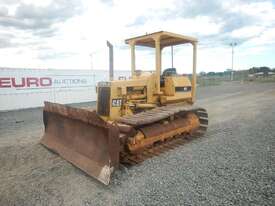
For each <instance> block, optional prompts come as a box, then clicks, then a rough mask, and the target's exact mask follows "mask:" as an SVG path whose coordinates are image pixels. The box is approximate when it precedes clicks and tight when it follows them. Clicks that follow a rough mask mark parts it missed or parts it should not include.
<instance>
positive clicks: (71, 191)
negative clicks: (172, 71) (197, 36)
mask: <svg viewBox="0 0 275 206" xmlns="http://www.w3.org/2000/svg"><path fill="white" fill-rule="evenodd" d="M197 104H199V105H201V106H203V107H205V108H207V109H208V112H209V116H210V117H209V119H210V125H209V130H208V132H207V134H206V135H205V136H204V137H203V138H200V139H196V140H194V141H192V142H190V143H187V144H185V145H184V146H181V147H178V148H177V149H175V150H173V151H170V152H167V153H165V154H162V155H160V156H158V157H155V158H152V159H149V160H147V161H145V162H144V163H142V164H140V165H139V166H134V167H131V168H128V169H127V168H124V167H121V170H118V171H116V172H115V174H114V176H113V178H112V182H111V184H110V185H109V186H107V187H106V186H104V185H103V184H101V183H99V182H97V181H96V180H94V179H93V178H91V177H89V176H87V175H86V174H85V173H83V172H82V171H80V170H79V169H77V168H75V167H74V166H72V165H71V164H69V163H68V162H66V161H65V160H63V159H61V158H60V157H59V156H57V155H56V154H53V153H52V152H49V151H48V150H47V149H45V148H44V147H42V146H41V145H39V144H38V142H39V139H40V138H41V136H42V134H43V124H42V113H41V111H42V110H41V109H28V110H20V111H13V112H4V113H0V131H1V132H0V205H5V206H6V205H7V206H8V205H76V206H77V205H83V206H89V205H274V203H275V161H274V159H275V83H265V84H264V83H261V84H259V83H249V84H241V83H234V84H232V83H227V84H224V85H222V86H212V87H205V88H200V89H199V91H198V102H197ZM90 105H91V104H90ZM90 105H89V106H90Z"/></svg>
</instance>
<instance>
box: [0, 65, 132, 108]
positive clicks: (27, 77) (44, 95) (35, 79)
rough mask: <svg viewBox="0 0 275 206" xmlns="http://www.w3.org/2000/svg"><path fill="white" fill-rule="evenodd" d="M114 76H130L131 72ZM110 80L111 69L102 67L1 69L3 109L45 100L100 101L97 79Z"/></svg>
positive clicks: (117, 73)
mask: <svg viewBox="0 0 275 206" xmlns="http://www.w3.org/2000/svg"><path fill="white" fill-rule="evenodd" d="M114 75H115V79H116V78H118V77H119V76H126V77H128V76H129V75H130V72H128V71H115V73H114ZM108 79H109V76H108V71H101V70H94V71H91V70H57V69H12V68H0V111H5V110H15V109H22V108H32V107H40V106H43V102H44V101H51V102H58V103H63V104H67V103H78V102H88V101H96V92H95V86H96V84H97V82H98V81H108Z"/></svg>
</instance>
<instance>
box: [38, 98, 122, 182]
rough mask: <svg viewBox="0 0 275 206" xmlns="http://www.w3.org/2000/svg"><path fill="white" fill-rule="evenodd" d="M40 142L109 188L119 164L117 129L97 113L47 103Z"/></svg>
mask: <svg viewBox="0 0 275 206" xmlns="http://www.w3.org/2000/svg"><path fill="white" fill-rule="evenodd" d="M43 121H44V125H45V134H44V136H43V138H42V140H41V143H42V144H43V145H44V146H46V147H47V148H49V149H51V150H53V151H55V152H57V153H58V154H59V155H60V156H62V157H63V158H64V159H66V160H67V161H69V162H71V163H72V164H74V165H75V166H77V167H78V168H80V169H81V170H83V171H85V172H86V173H88V174H89V175H91V176H93V177H94V178H96V179H98V180H99V181H101V182H102V183H104V184H106V185H108V184H109V182H110V177H111V173H112V172H113V170H114V169H115V168H116V167H118V165H119V147H120V146H119V131H118V128H117V127H116V126H114V125H112V124H110V123H108V122H106V121H104V120H103V119H101V118H100V117H99V116H98V115H97V114H96V112H95V111H89V110H85V109H79V108H73V107H69V106H65V105H62V104H56V103H50V102H45V107H44V111H43Z"/></svg>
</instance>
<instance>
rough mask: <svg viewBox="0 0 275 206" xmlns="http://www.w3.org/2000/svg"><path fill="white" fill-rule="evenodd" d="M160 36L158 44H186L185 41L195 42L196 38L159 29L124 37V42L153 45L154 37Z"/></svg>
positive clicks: (164, 45)
mask: <svg viewBox="0 0 275 206" xmlns="http://www.w3.org/2000/svg"><path fill="white" fill-rule="evenodd" d="M158 37H159V38H160V46H161V47H162V48H163V47H166V46H173V45H178V44H186V43H195V42H198V40H197V39H196V38H194V37H189V36H184V35H180V34H175V33H171V32H167V31H159V32H154V33H151V34H146V35H143V36H138V37H134V38H130V39H126V40H125V43H126V44H131V43H134V44H135V45H139V46H147V47H152V48H154V47H155V38H158Z"/></svg>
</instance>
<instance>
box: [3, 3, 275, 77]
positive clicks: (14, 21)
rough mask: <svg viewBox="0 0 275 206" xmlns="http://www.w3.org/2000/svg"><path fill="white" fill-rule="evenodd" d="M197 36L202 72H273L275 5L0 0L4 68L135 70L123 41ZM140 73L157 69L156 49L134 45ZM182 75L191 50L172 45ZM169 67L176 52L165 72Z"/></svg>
mask: <svg viewBox="0 0 275 206" xmlns="http://www.w3.org/2000/svg"><path fill="white" fill-rule="evenodd" d="M160 30H164V31H170V32H175V33H179V34H183V35H188V36H193V37H196V38H198V40H199V45H198V68H197V70H198V72H201V71H205V72H210V71H224V70H226V69H230V68H231V57H232V56H231V47H230V43H231V42H236V43H237V46H236V47H235V48H234V69H236V70H240V69H248V68H250V67H253V66H269V67H272V68H274V67H275V0H227V1H222V0H220V1H219V0H158V1H153V0H151V1H150V0H137V1H134V0H133V1H129V0H0V59H1V61H0V67H18V68H41V69H46V68H56V69H95V70H96V69H100V70H107V69H108V48H107V46H106V40H109V41H110V42H111V43H112V44H113V45H114V68H115V70H130V50H129V47H128V45H125V42H124V40H125V39H127V38H130V37H135V36H139V35H143V34H146V33H151V32H156V31H160ZM136 55H137V60H136V65H137V69H141V70H154V50H152V49H142V48H137V52H136ZM174 66H175V67H176V68H177V69H178V71H179V72H180V73H188V72H190V71H191V68H192V46H191V45H180V46H176V47H175V48H174ZM169 67H171V49H170V48H165V49H164V50H163V64H162V68H163V69H164V68H169Z"/></svg>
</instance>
